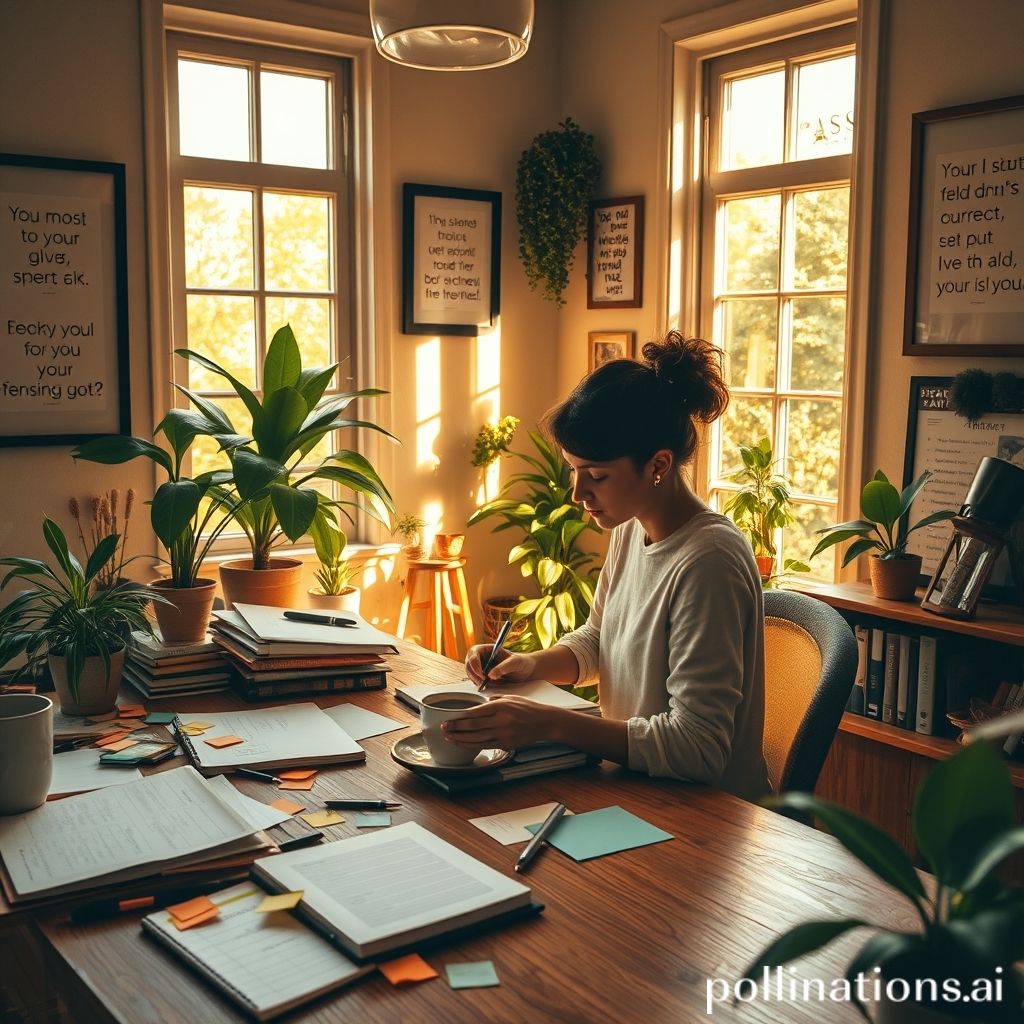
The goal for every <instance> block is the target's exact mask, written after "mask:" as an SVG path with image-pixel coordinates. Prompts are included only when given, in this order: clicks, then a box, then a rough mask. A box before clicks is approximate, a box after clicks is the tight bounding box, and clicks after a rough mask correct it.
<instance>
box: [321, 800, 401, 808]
mask: <svg viewBox="0 0 1024 1024" xmlns="http://www.w3.org/2000/svg"><path fill="white" fill-rule="evenodd" d="M324 804H325V805H326V806H327V807H330V808H332V809H333V810H337V811H394V810H397V809H398V808H399V807H401V806H402V805H401V804H399V803H395V802H394V801H392V800H325V801H324Z"/></svg>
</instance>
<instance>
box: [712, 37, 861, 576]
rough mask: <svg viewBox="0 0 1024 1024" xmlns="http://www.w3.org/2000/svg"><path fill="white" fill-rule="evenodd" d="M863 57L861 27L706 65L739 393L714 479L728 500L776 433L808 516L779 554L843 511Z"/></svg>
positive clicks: (726, 341)
mask: <svg viewBox="0 0 1024 1024" xmlns="http://www.w3.org/2000/svg"><path fill="white" fill-rule="evenodd" d="M854 70H855V56H854V52H853V28H852V26H851V27H843V28H838V29H831V30H828V31H827V32H819V33H816V34H813V35H804V36H798V37H795V38H792V39H788V40H786V41H785V42H783V43H775V44H771V45H767V46H761V47H757V48H753V49H747V50H741V51H739V52H737V53H732V54H729V55H728V56H723V57H719V58H716V59H714V60H710V61H708V62H707V63H706V64H705V104H706V106H705V110H706V125H707V134H706V150H705V168H706V169H705V174H704V177H703V196H702V220H703V225H704V232H703V235H702V239H701V262H702V275H701V280H702V282H703V284H702V291H701V310H702V326H703V330H704V331H705V332H706V335H707V336H710V337H711V338H712V340H714V341H715V343H716V344H718V345H719V346H721V348H722V349H723V350H724V351H725V353H726V373H727V380H728V383H729V386H730V389H731V391H732V401H731V402H730V405H729V409H728V412H727V413H726V415H725V416H724V417H723V418H722V419H721V420H719V421H718V422H717V423H716V424H715V426H714V429H713V430H712V432H711V437H710V448H709V453H708V459H707V467H706V477H705V480H706V484H707V487H708V494H709V499H710V501H711V502H712V504H713V506H714V507H721V506H722V505H723V504H724V503H725V502H726V501H727V500H728V497H729V491H730V487H731V486H732V485H730V484H729V482H728V480H727V479H726V478H727V477H728V475H729V474H730V473H731V472H733V471H734V470H736V469H737V468H739V454H738V450H739V446H740V445H741V444H743V445H749V444H754V443H756V442H757V441H758V439H759V438H761V437H763V436H767V437H769V438H770V439H771V441H772V444H773V447H774V451H775V455H776V459H777V460H778V467H779V470H780V472H783V473H784V474H785V475H786V476H787V478H788V479H789V481H790V484H791V485H792V490H793V494H794V498H795V500H796V508H795V511H796V513H797V518H798V521H797V522H796V523H795V524H794V525H793V526H791V527H789V528H787V529H786V530H785V531H783V536H781V537H780V538H779V541H780V543H779V554H780V561H781V559H783V558H797V559H800V560H803V561H806V560H807V557H808V556H809V555H810V552H811V550H812V549H813V547H814V543H815V540H816V538H815V537H814V531H815V530H817V529H819V528H820V527H822V526H826V525H829V524H831V523H834V522H835V521H836V511H837V503H838V491H839V480H840V470H841V467H840V463H839V459H840V432H841V424H842V413H843V409H842V403H843V392H844V377H845V366H846V349H847V320H848V317H847V305H848V303H847V299H848V292H847V287H848V281H847V242H848V237H849V213H850V173H851V153H852V149H853V127H854V115H853V97H854ZM820 561H821V560H819V564H817V565H815V566H812V568H813V569H814V570H815V572H816V573H817V574H822V575H827V576H828V578H831V565H828V566H824V565H822V564H820Z"/></svg>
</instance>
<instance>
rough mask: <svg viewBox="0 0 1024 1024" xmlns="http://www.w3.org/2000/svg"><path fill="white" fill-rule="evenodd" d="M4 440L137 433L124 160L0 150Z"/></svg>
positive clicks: (37, 441)
mask: <svg viewBox="0 0 1024 1024" xmlns="http://www.w3.org/2000/svg"><path fill="white" fill-rule="evenodd" d="M0 208H2V209H3V211H4V216H3V219H2V221H0V309H2V310H3V316H2V317H0V353H2V363H3V366H4V372H3V379H2V380H0V447H20V446H24V445H70V444H78V443H80V442H82V441H86V440H88V439H89V438H93V437H98V436H102V435H106V434H130V433H131V407H130V393H131V392H130V379H129V368H128V271H127V266H128V264H127V246H126V235H125V168H124V164H118V163H107V162H102V161H98V160H72V159H63V158H58V157H48V156H25V155H21V154H14V153H0Z"/></svg>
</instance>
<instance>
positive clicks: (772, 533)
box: [723, 437, 810, 583]
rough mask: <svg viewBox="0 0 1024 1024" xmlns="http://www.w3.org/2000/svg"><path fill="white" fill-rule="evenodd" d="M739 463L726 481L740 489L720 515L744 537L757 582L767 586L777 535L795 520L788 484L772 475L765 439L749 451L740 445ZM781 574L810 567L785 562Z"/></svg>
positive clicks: (792, 560) (769, 445)
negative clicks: (756, 574) (759, 581)
mask: <svg viewBox="0 0 1024 1024" xmlns="http://www.w3.org/2000/svg"><path fill="white" fill-rule="evenodd" d="M740 459H741V460H742V461H743V468H742V469H739V470H737V471H736V472H735V473H733V474H731V475H730V476H728V477H726V479H727V480H729V481H731V482H732V483H735V484H741V485H742V486H741V489H740V490H739V491H737V492H736V493H735V494H734V495H733V496H732V497H731V498H730V499H729V500H728V501H727V502H726V503H725V507H724V509H723V512H724V513H725V514H726V515H727V516H729V517H730V518H731V519H732V521H733V522H734V523H735V524H736V526H737V528H738V529H739V530H740V531H741V532H742V533H745V534H746V535H747V538H748V539H749V540H750V546H751V547H752V548H753V549H754V561H756V562H757V568H758V572H760V574H761V580H762V581H763V582H765V583H767V582H768V581H770V580H771V579H772V578H773V576H774V572H775V559H776V556H777V555H778V548H777V545H776V535H777V532H778V531H779V530H781V529H782V528H783V527H784V526H789V524H790V523H792V522H794V521H795V519H796V517H795V516H794V515H793V509H792V504H791V501H790V496H789V484H788V483H787V482H786V479H785V477H782V476H780V475H779V474H777V473H776V472H775V468H774V466H775V457H774V454H773V452H772V443H771V441H769V440H768V438H767V437H762V438H761V440H760V441H758V442H757V444H755V445H752V446H750V447H747V446H746V445H740ZM783 571H784V572H810V567H809V566H807V565H805V564H804V563H803V562H800V561H797V560H796V559H795V558H787V559H786V560H785V562H784V564H783Z"/></svg>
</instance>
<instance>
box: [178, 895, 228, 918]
mask: <svg viewBox="0 0 1024 1024" xmlns="http://www.w3.org/2000/svg"><path fill="white" fill-rule="evenodd" d="M216 909H217V904H216V903H214V902H213V900H211V899H210V897H209V896H193V897H192V899H190V900H185V901H184V902H183V903H173V904H171V906H169V907H168V908H167V912H168V913H169V914H170V915H171V917H173V918H174V919H175V920H177V921H191V920H192V918H193V917H197V916H198V915H199V914H205V913H208V912H209V911H211V910H216Z"/></svg>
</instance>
